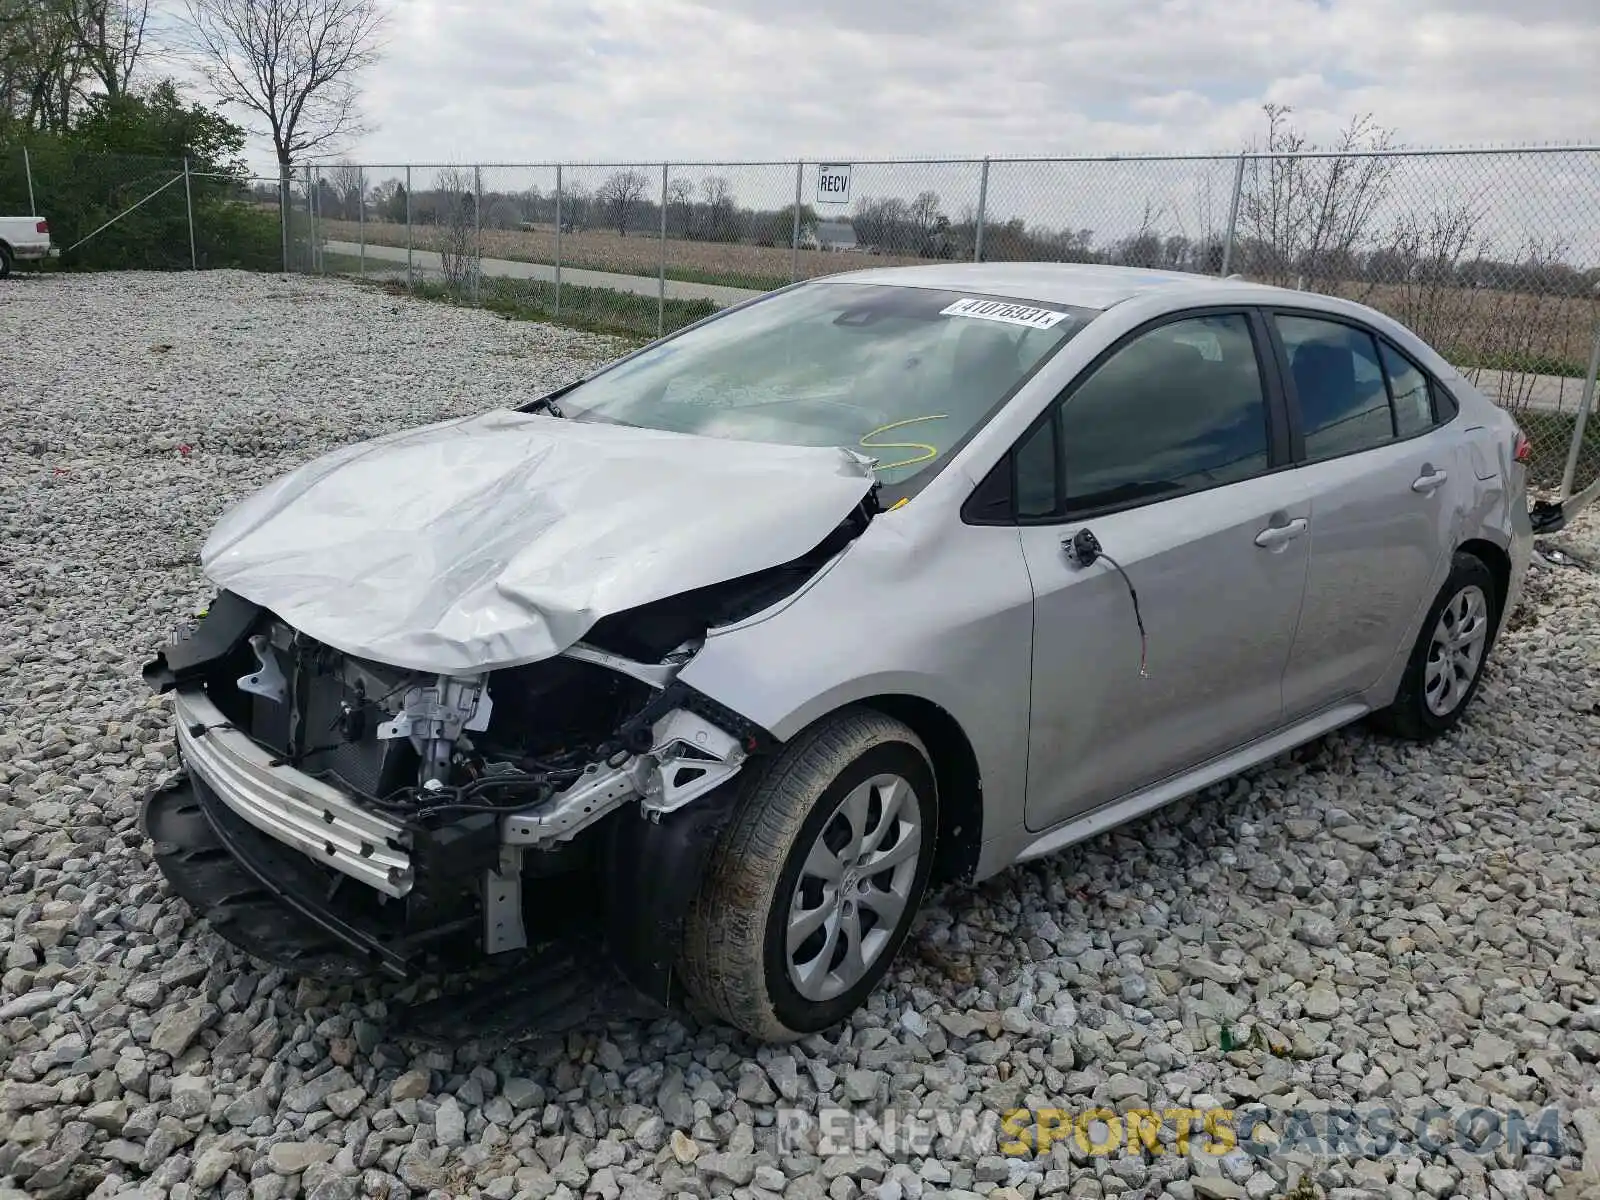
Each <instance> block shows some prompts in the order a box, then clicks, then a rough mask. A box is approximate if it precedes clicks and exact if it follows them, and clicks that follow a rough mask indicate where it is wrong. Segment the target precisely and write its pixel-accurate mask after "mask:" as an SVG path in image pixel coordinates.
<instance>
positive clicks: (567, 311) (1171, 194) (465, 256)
mask: <svg viewBox="0 0 1600 1200" xmlns="http://www.w3.org/2000/svg"><path fill="white" fill-rule="evenodd" d="M186 166H187V165H186V164H185V163H183V162H182V161H165V160H151V159H132V158H126V157H119V156H107V155H82V154H75V155H68V154H65V153H63V152H60V151H56V152H53V153H52V154H50V155H49V156H47V158H46V160H45V161H40V159H39V158H38V157H37V156H36V157H35V158H34V159H33V160H31V161H30V160H29V159H28V158H27V156H26V152H22V151H0V211H6V212H23V211H28V210H32V211H34V212H37V213H39V214H40V215H44V216H47V217H48V218H49V219H50V222H51V228H52V235H53V238H54V241H55V243H56V244H57V245H58V246H61V247H64V248H71V249H72V255H71V261H73V262H76V263H77V264H80V265H90V266H96V265H101V266H151V267H165V268H172V267H185V266H198V267H206V266H246V267H252V268H257V269H289V270H301V271H313V272H322V273H337V274H348V275H354V276H360V277H365V278H372V279H378V280H388V281H394V282H396V283H399V284H403V285H404V286H407V287H409V288H411V289H413V290H417V291H420V292H423V293H425V294H432V295H437V296H440V297H443V298H448V299H451V300H454V301H457V302H462V303H476V304H482V305H486V306H489V307H493V308H495V309H498V310H500V311H504V312H507V313H512V314H520V315H527V316H532V317H555V318H559V319H561V320H563V321H567V322H570V323H573V324H576V325H579V326H584V327H589V328H595V329H603V330H609V331H617V332H623V333H629V334H634V335H638V336H642V337H652V336H657V335H660V334H662V333H667V332H671V331H673V330H675V329H679V328H681V327H683V326H684V325H686V324H689V323H691V322H693V321H695V320H698V319H700V318H701V317H703V316H706V315H708V314H709V313H711V312H713V311H715V310H716V309H717V308H720V307H724V306H726V305H729V304H733V303H738V302H739V301H741V300H744V299H746V298H749V297H753V296H756V295H760V294H761V293H763V292H765V291H769V290H771V289H773V288H777V287H782V286H785V285H787V284H789V283H790V282H792V281H795V280H799V279H807V278H813V277H816V276H819V275H826V274H830V273H834V272H841V271H849V270H856V269H859V268H861V267H865V266H890V265H901V264H917V263H929V262H940V261H983V262H999V261H1049V262H1083V263H1109V264H1117V265H1124V266H1133V267H1140V268H1146V269H1165V270H1175V271H1186V272H1193V273H1198V274H1207V275H1218V276H1225V275H1239V276H1242V277H1244V278H1247V279H1251V280H1257V281H1261V282H1267V283H1273V284H1277V285H1280V286H1284V287H1290V288H1302V289H1308V290H1314V291H1320V292H1328V293H1333V294H1336V295H1340V296H1345V297H1347V298H1350V299H1353V300H1357V301H1360V302H1362V303H1365V304H1369V305H1371V306H1373V307H1375V308H1378V309H1380V310H1382V311H1384V312H1387V313H1389V314H1391V315H1392V316H1394V317H1396V318H1397V319H1399V320H1400V321H1402V322H1404V323H1406V324H1407V325H1409V326H1411V327H1412V328H1414V329H1415V330H1417V332H1418V333H1419V334H1421V335H1422V336H1423V337H1424V338H1426V339H1427V340H1429V341H1430V342H1431V343H1433V344H1434V345H1436V346H1438V347H1439V348H1440V349H1441V351H1442V352H1443V353H1444V354H1445V355H1446V357H1448V358H1449V359H1450V360H1451V361H1452V362H1454V363H1455V364H1456V365H1457V366H1458V367H1459V368H1460V369H1461V370H1462V371H1463V372H1464V373H1465V374H1466V375H1467V376H1468V377H1469V378H1471V379H1472V380H1473V381H1474V382H1475V383H1476V384H1477V385H1478V386H1479V387H1480V388H1482V389H1483V390H1484V391H1485V392H1486V393H1488V394H1489V395H1490V396H1492V397H1494V398H1495V399H1496V400H1497V401H1498V402H1499V403H1501V404H1503V405H1505V406H1506V407H1507V408H1508V409H1511V410H1513V411H1515V412H1516V414H1517V417H1518V420H1519V422H1520V423H1521V424H1522V427H1523V428H1524V430H1525V431H1526V432H1527V434H1528V436H1529V439H1530V441H1531V442H1532V444H1533V451H1534V459H1533V464H1532V466H1533V469H1532V477H1533V480H1534V483H1535V486H1536V487H1537V488H1538V489H1539V490H1540V491H1542V492H1546V493H1549V492H1559V493H1560V494H1561V495H1563V496H1565V495H1568V494H1570V493H1571V492H1572V491H1573V490H1574V489H1575V488H1582V487H1584V486H1586V485H1587V484H1588V483H1589V482H1590V481H1593V480H1595V479H1596V478H1597V477H1600V420H1590V419H1588V416H1589V414H1590V413H1592V411H1593V407H1594V387H1593V377H1594V373H1595V372H1594V370H1593V367H1594V366H1595V365H1596V364H1597V363H1600V147H1565V148H1537V149H1521V150H1483V151H1478V150H1473V151H1416V152H1410V151H1407V152H1393V151H1386V152H1367V153H1300V154H1293V155H1272V154H1262V153H1244V154H1239V155H1233V156H1226V157H1201V156H1171V157H1138V158H1121V157H1099V158H1070V159H1067V158H1063V159H980V160H944V161H936V160H922V161H865V162H864V161H855V162H842V161H841V162H831V163H818V162H793V161H791V162H744V163H730V162H679V163H672V162H668V163H661V162H656V163H604V164H596V163H531V164H481V165H459V164H458V165H450V164H444V165H417V164H400V165H383V164H378V165H348V164H339V165H322V166H309V167H298V168H295V169H294V171H293V172H292V173H291V174H290V176H289V178H288V180H287V185H286V186H285V187H283V188H282V189H281V190H280V182H279V178H278V174H277V168H276V167H271V168H268V169H266V170H262V171H258V172H250V171H243V172H234V173H229V174H222V173H214V172H197V171H194V170H193V169H192V168H189V169H186ZM285 198H286V200H287V203H285V202H284V201H285Z"/></svg>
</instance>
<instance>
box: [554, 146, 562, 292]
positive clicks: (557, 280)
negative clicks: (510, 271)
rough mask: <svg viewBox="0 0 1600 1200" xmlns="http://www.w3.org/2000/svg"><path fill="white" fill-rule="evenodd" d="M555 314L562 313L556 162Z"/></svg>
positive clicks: (559, 186) (558, 175) (558, 188)
mask: <svg viewBox="0 0 1600 1200" xmlns="http://www.w3.org/2000/svg"><path fill="white" fill-rule="evenodd" d="M555 315H556V316H558V317H559V316H560V315H561V164H560V163H557V164H556V301H555Z"/></svg>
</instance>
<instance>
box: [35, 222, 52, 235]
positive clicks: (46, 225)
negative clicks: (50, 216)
mask: <svg viewBox="0 0 1600 1200" xmlns="http://www.w3.org/2000/svg"><path fill="white" fill-rule="evenodd" d="M33 231H34V232H35V233H49V232H50V222H49V221H37V222H35V223H34V226H33Z"/></svg>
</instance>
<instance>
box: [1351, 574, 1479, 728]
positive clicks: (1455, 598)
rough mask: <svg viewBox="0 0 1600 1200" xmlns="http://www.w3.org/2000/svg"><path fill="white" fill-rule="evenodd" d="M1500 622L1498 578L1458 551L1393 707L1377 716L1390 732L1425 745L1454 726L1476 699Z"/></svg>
mask: <svg viewBox="0 0 1600 1200" xmlns="http://www.w3.org/2000/svg"><path fill="white" fill-rule="evenodd" d="M1499 619H1500V613H1499V597H1498V594H1497V589H1496V587H1495V582H1494V575H1493V573H1492V572H1490V570H1489V568H1488V567H1487V566H1485V565H1484V563H1483V560H1481V559H1479V558H1477V557H1476V556H1474V555H1471V554H1467V553H1465V552H1458V553H1457V554H1456V556H1455V560H1454V562H1453V563H1452V565H1451V569H1450V577H1449V578H1448V579H1446V580H1445V583H1444V587H1442V588H1440V589H1439V595H1438V596H1437V597H1436V598H1435V599H1434V602H1433V605H1432V607H1430V608H1429V609H1428V615H1427V617H1426V619H1424V620H1423V622H1422V631H1421V632H1420V633H1419V634H1418V635H1417V643H1416V645H1415V646H1414V647H1413V648H1412V651H1411V659H1410V661H1409V662H1408V663H1407V664H1406V673H1405V675H1404V676H1403V677H1402V678H1401V681H1400V690H1399V692H1398V693H1397V694H1396V695H1395V699H1394V703H1393V704H1391V705H1390V706H1389V707H1388V708H1386V709H1384V710H1383V711H1382V712H1380V713H1379V714H1377V716H1378V724H1379V725H1380V726H1381V727H1382V728H1384V729H1385V730H1386V731H1388V732H1389V733H1393V734H1395V735H1396V736H1398V737H1403V738H1409V739H1411V740H1413V741H1427V740H1429V739H1431V738H1435V737H1438V736H1439V735H1440V734H1441V733H1444V732H1445V731H1447V730H1449V729H1452V728H1454V727H1455V725H1456V724H1457V722H1459V721H1460V720H1461V716H1462V714H1463V713H1465V712H1466V710H1467V705H1468V704H1469V703H1471V701H1472V697H1473V696H1475V695H1476V694H1477V691H1478V684H1479V683H1480V682H1481V681H1482V679H1483V664H1484V662H1485V660H1486V659H1487V658H1488V656H1489V648H1490V647H1491V646H1492V645H1493V643H1494V634H1495V629H1496V627H1497V625H1498V622H1499Z"/></svg>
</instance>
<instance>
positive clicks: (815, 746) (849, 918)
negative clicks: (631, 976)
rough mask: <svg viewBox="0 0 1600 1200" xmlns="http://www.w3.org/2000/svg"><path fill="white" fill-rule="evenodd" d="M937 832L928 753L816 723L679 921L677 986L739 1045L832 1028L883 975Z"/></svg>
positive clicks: (760, 789)
mask: <svg viewBox="0 0 1600 1200" xmlns="http://www.w3.org/2000/svg"><path fill="white" fill-rule="evenodd" d="M937 824H938V809H937V798H936V795H935V789H934V776H933V768H932V766H931V765H930V762H929V758H928V752H927V749H926V748H925V747H924V746H923V744H922V742H921V741H920V740H919V739H918V738H917V735H916V734H915V733H913V732H912V731H911V730H910V729H909V728H907V727H906V726H905V725H903V724H901V723H900V722H899V721H895V720H892V719H891V718H889V717H886V716H883V715H882V714H880V713H877V712H873V711H871V710H867V709H856V710H846V711H843V712H840V713H836V714H834V715H833V716H831V717H828V718H826V719H824V720H823V721H822V722H821V723H819V724H818V725H816V726H814V727H813V728H812V729H810V730H808V731H807V732H805V733H803V734H801V735H800V736H799V737H797V738H796V739H795V740H794V741H793V742H791V743H790V744H789V745H788V746H787V747H785V749H784V750H783V752H782V753H781V754H780V755H779V757H778V758H777V759H776V760H775V761H774V762H773V763H772V765H771V766H770V768H768V769H767V770H766V771H765V772H764V773H763V775H762V776H761V777H760V779H759V780H757V781H756V782H755V784H754V786H753V787H752V788H751V790H750V792H749V794H748V795H747V796H746V797H745V798H744V801H743V802H742V804H741V807H740V811H739V813H738V815H737V816H736V817H735V818H734V821H733V823H732V825H730V826H729V828H728V830H727V831H726V832H725V833H724V834H723V837H722V840H721V842H720V844H719V845H718V847H717V849H716V851H715V852H714V853H713V855H712V858H711V863H710V865H709V867H708V869H707V872H706V878H705V880H704V882H703V883H702V885H701V889H700V893H699V895H698V896H697V897H696V899H695V901H694V903H693V905H692V906H691V909H690V913H689V920H688V923H687V929H686V931H685V938H684V951H683V956H682V968H683V979H684V983H685V985H686V986H687V988H688V991H689V993H690V995H691V996H692V997H693V999H694V1000H695V1001H697V1002H698V1004H699V1006H700V1007H702V1008H704V1009H706V1010H709V1012H710V1014H711V1015H714V1016H715V1017H717V1018H719V1019H721V1020H723V1021H726V1022H728V1023H729V1024H731V1025H733V1026H735V1027H736V1028H738V1029H740V1030H742V1031H744V1032H745V1033H747V1034H749V1035H751V1036H752V1037H756V1038H759V1039H761V1040H764V1041H788V1040H791V1039H793V1038H796V1037H800V1036H802V1035H804V1034H807V1033H814V1032H816V1031H818V1030H821V1029H827V1028H829V1027H830V1026H833V1025H836V1024H838V1023H839V1022H840V1021H842V1020H844V1019H845V1018H846V1017H847V1016H849V1014H850V1013H851V1012H852V1011H854V1010H855V1009H856V1008H858V1007H859V1006H860V1005H861V1003H862V1002H863V1001H864V1000H865V999H866V998H867V996H868V995H869V994H870V993H871V991H872V989H873V988H875V987H876V986H877V985H878V983H879V982H880V981H881V980H882V979H883V977H884V975H885V974H886V973H887V972H888V970H889V967H890V965H891V964H892V962H893V960H894V956H895V954H896V953H897V951H898V950H899V948H900V944H901V943H902V942H903V941H904V940H905V935H906V931H907V930H908V929H909V928H910V925H911V922H912V919H913V918H914V917H915V915H916V910H917V907H918V905H919V904H920V903H921V900H922V896H923V893H924V891H925V890H926V888H927V883H928V874H929V871H930V869H931V867H932V863H933V844H934V834H935V830H936V828H937Z"/></svg>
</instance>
